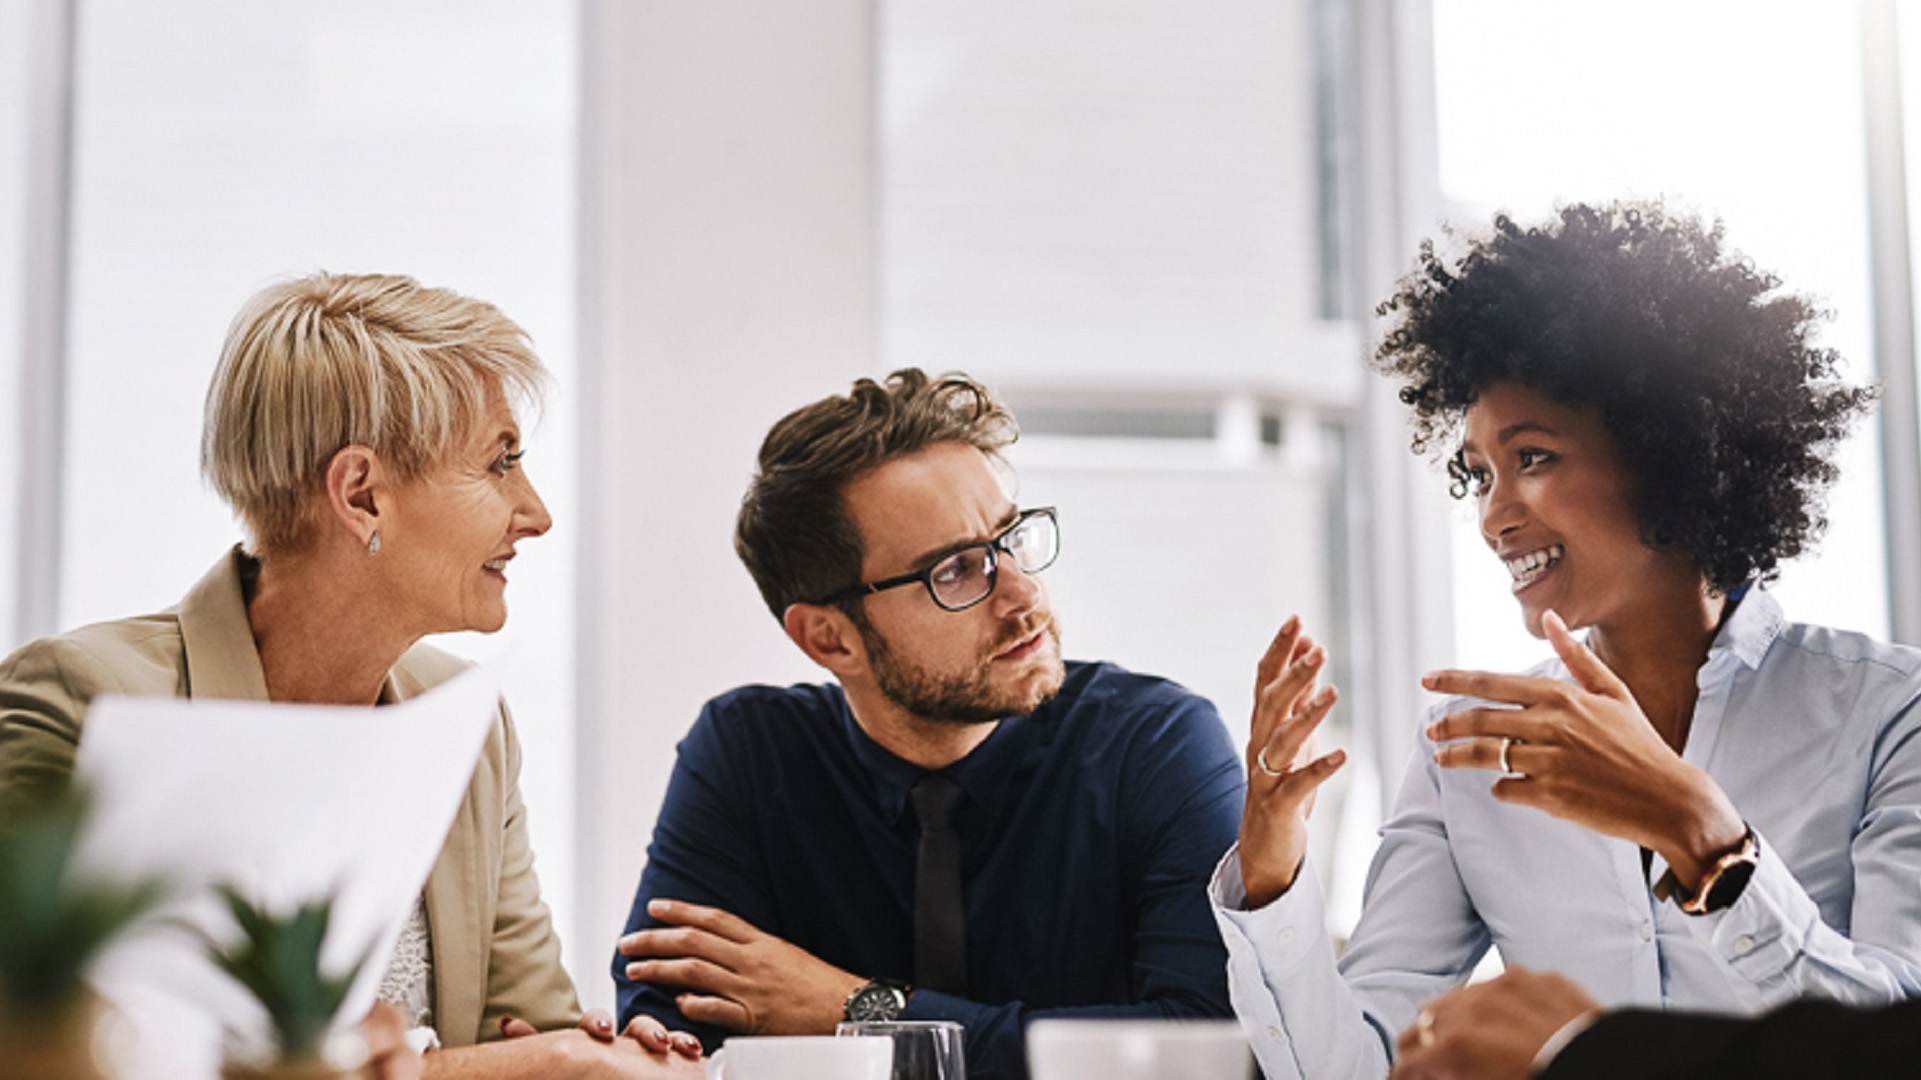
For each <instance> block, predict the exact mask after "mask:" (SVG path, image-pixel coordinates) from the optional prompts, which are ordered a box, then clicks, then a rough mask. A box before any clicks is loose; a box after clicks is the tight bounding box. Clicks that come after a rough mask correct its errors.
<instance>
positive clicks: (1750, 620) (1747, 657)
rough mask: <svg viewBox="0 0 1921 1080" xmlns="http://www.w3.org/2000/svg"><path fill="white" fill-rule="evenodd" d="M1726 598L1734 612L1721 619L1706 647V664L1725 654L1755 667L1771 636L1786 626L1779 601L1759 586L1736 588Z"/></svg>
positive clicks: (1762, 655)
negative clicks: (1719, 627)
mask: <svg viewBox="0 0 1921 1080" xmlns="http://www.w3.org/2000/svg"><path fill="white" fill-rule="evenodd" d="M1728 599H1729V602H1730V603H1733V604H1734V611H1733V612H1732V613H1730V614H1729V615H1728V617H1727V618H1726V619H1723V620H1722V622H1721V630H1720V632H1719V633H1717V634H1715V635H1714V644H1712V645H1710V646H1709V647H1708V663H1709V664H1712V663H1714V661H1715V659H1716V658H1717V656H1718V655H1720V654H1722V653H1727V654H1730V655H1732V656H1733V657H1734V658H1735V659H1737V660H1739V661H1740V662H1741V663H1743V664H1745V665H1747V666H1748V667H1749V668H1758V667H1760V666H1761V658H1762V657H1764V656H1766V655H1767V654H1768V649H1769V648H1770V647H1771V646H1772V645H1773V644H1774V639H1775V638H1777V637H1780V636H1781V631H1782V629H1783V628H1784V627H1786V626H1787V617H1786V616H1785V615H1783V614H1782V613H1781V604H1780V602H1779V601H1777V600H1775V599H1774V597H1773V595H1772V594H1770V593H1769V592H1768V591H1767V590H1766V589H1763V588H1761V587H1760V586H1759V585H1749V586H1744V587H1743V588H1741V589H1737V590H1735V591H1734V592H1733V593H1732V594H1731V595H1730V596H1729V598H1728Z"/></svg>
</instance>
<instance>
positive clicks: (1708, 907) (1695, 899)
mask: <svg viewBox="0 0 1921 1080" xmlns="http://www.w3.org/2000/svg"><path fill="white" fill-rule="evenodd" d="M1760 861H1761V842H1760V840H1759V839H1758V838H1757V837H1756V836H1755V835H1754V826H1752V825H1749V826H1748V831H1747V835H1746V836H1743V837H1742V838H1741V846H1740V847H1737V848H1735V849H1734V850H1733V851H1730V852H1728V853H1727V854H1726V855H1723V856H1721V857H1720V858H1718V859H1716V860H1714V865H1713V866H1710V867H1708V872H1707V873H1706V874H1703V875H1702V876H1701V884H1700V885H1699V886H1698V887H1697V888H1696V889H1695V890H1694V895H1692V896H1679V895H1678V894H1679V893H1680V892H1681V883H1680V881H1679V880H1678V879H1676V878H1675V876H1674V871H1673V870H1669V871H1668V872H1667V873H1666V874H1663V875H1662V876H1661V882H1660V884H1661V885H1664V886H1666V889H1662V888H1660V887H1659V886H1657V887H1656V888H1655V890H1654V891H1655V895H1657V896H1659V897H1660V898H1661V899H1663V900H1667V899H1670V898H1677V899H1679V901H1680V904H1681V910H1682V911H1685V912H1687V913H1688V914H1689V915H1706V914H1708V913H1709V912H1712V911H1720V910H1722V909H1724V908H1727V907H1729V906H1731V905H1733V903H1734V902H1735V901H1736V900H1739V899H1740V898H1741V893H1742V892H1743V891H1745V890H1746V889H1747V887H1748V880H1749V879H1750V878H1752V877H1754V868H1755V866H1757V865H1758V864H1759V863H1760Z"/></svg>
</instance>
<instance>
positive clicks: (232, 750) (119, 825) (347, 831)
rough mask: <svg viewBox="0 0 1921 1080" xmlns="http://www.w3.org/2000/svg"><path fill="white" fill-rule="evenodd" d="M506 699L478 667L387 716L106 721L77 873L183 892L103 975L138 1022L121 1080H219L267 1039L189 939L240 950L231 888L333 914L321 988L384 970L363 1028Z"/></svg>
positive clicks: (172, 703)
mask: <svg viewBox="0 0 1921 1080" xmlns="http://www.w3.org/2000/svg"><path fill="white" fill-rule="evenodd" d="M498 698H499V691H498V683H497V681H496V679H495V678H494V677H493V675H492V674H490V673H489V672H488V671H487V670H485V669H482V668H478V667H476V668H472V669H470V670H468V671H467V672H465V673H464V674H462V675H461V676H459V677H458V678H456V679H453V680H451V681H449V682H447V683H445V684H443V685H441V686H439V687H436V688H435V689H434V690H432V691H430V692H429V693H427V694H424V695H421V696H420V697H416V698H413V699H411V700H409V701H405V702H402V703H399V704H396V705H391V706H385V707H381V708H347V707H330V706H315V705H271V704H265V703H258V702H236V701H210V700H185V699H179V698H164V699H159V698H101V699H100V700H98V701H97V702H95V703H94V705H93V707H92V709H91V711H90V712H89V713H88V716H87V724H86V736H85V738H83V739H82V740H81V745H80V754H79V759H78V762H77V766H76V774H77V775H78V776H79V777H80V779H81V780H82V781H83V782H85V783H86V784H88V785H89V786H90V787H91V788H92V790H93V793H94V797H95V803H96V805H95V810H94V816H93V819H92V821H91V823H90V827H89V829H88V832H87V835H86V837H85V839H84V840H83V842H82V844H81V848H80V865H81V866H83V867H85V868H87V871H88V872H90V873H94V874H99V875H102V876H109V877H113V878H120V879H134V878H139V877H143V876H146V875H150V874H162V875H165V876H166V877H167V878H169V879H170V880H172V881H173V882H174V883H175V884H176V886H177V889H178V896H177V898H176V899H175V900H173V901H171V902H170V903H169V904H168V905H167V906H166V908H165V909H164V910H163V912H162V913H161V914H162V916H164V917H163V918H160V919H156V920H152V921H151V922H150V923H149V925H147V926H146V927H145V928H143V929H141V930H139V931H137V932H135V933H132V934H129V935H128V937H127V938H126V939H125V940H124V941H123V942H122V943H120V944H118V945H116V946H115V947H114V948H112V949H111V950H110V951H109V952H108V954H107V955H106V956H104V957H103V958H102V960H101V963H100V965H99V966H98V967H97V969H96V971H95V974H94V978H93V982H94V985H95V986H96V987H97V988H98V989H99V990H100V991H101V993H102V994H103V995H104V996H106V997H107V998H108V999H109V1000H110V1001H112V1002H114V1003H115V1004H116V1005H117V1006H119V1007H120V1009H121V1010H122V1012H123V1013H124V1014H125V1016H126V1018H127V1020H128V1028H127V1030H129V1031H130V1032H131V1035H130V1036H128V1045H127V1046H126V1047H125V1048H123V1051H122V1052H123V1053H124V1054H125V1057H124V1066H125V1069H126V1072H125V1073H124V1074H123V1075H125V1076H128V1077H149V1076H151V1077H156V1078H157V1077H162V1076H165V1077H168V1078H170V1080H171V1078H180V1077H186V1078H192V1077H195V1076H202V1077H211V1076H213V1075H215V1070H216V1069H217V1067H218V1062H219V1054H220V1046H221V1040H222V1039H223V1038H224V1037H225V1036H224V1035H223V1032H224V1031H240V1032H243V1033H251V1034H254V1035H256V1036H258V1035H259V1034H260V1033H264V1032H265V1030H266V1027H265V1015H264V1013H262V1012H261V1011H260V1009H259V1008H258V1006H256V1005H255V1004H254V1003H253V1002H252V1000H251V998H249V997H248V996H247V995H246V994H245V992H244V991H242V990H240V989H239V988H238V986H236V985H235V984H234V983H233V982H232V981H231V980H230V979H228V978H227V977H226V976H225V975H224V974H222V973H221V972H220V971H219V970H218V969H216V968H215V967H214V966H213V965H212V963H211V962H210V961H208V960H207V958H206V955H205V946H204V944H203V942H202V939H201V938H200V937H199V936H198V934H197V933H196V932H194V930H190V929H188V927H192V928H197V930H198V931H200V932H204V933H207V934H211V935H213V936H215V937H217V938H219V939H221V940H226V939H228V938H229V937H231V935H232V921H231V917H230V916H228V915H227V914H226V911H225V907H224V905H223V904H222V903H221V902H220V901H219V900H218V899H217V898H216V897H215V896H214V895H213V894H212V892H211V889H212V886H213V885H215V884H216V883H223V882H224V883H230V884H232V885H234V886H235V887H237V888H238V889H240V890H241V891H242V892H243V893H244V894H246V895H248V896H251V897H253V898H254V899H255V901H256V902H257V903H265V904H268V905H274V906H276V908H277V909H280V910H290V909H291V907H292V906H293V905H296V904H298V903H299V902H302V901H306V900H312V899H316V898H319V897H324V896H328V895H332V896H335V897H336V899H335V901H334V908H333V917H332V922H331V924H330V926H329V929H328V935H327V941H326V945H325V946H324V948H323V950H322V970H323V971H328V972H336V971H341V970H344V969H345V968H346V967H347V966H349V965H350V964H351V963H352V962H353V960H355V959H357V958H359V957H361V956H363V955H366V956H370V957H371V958H370V959H369V960H368V961H367V963H366V965H365V966H364V967H363V968H362V969H361V971H360V974H359V977H358V979H356V981H355V983H354V986H353V989H352V990H351V992H350V993H349V994H348V997H347V1000H346V1002H345V1004H344V1005H343V1006H342V1008H341V1011H340V1018H341V1021H342V1022H345V1023H352V1022H355V1021H357V1020H358V1019H359V1018H360V1017H362V1016H364V1015H365V1014H366V1012H367V1010H368V1009H369V1008H371V1007H372V1005H373V1002H374V997H375V994H376V992H377V991H378V988H379V982H380V976H381V974H382V972H383V971H384V969H385V967H386V964H387V959H388V957H389V956H390V955H391V953H392V951H393V946H394V942H395V941H396V940H397V939H398V937H399V934H400V930H401V928H402V926H403V925H404V924H405V922H406V920H407V917H408V916H409V915H410V914H411V912H412V910H413V906H414V903H415V900H416V899H417V898H418V897H419V895H420V891H421V889H422V887H423V886H424V885H425V883H426V880H427V874H428V872H429V871H430V870H431V869H432V867H433V864H434V860H435V858H436V857H437V856H438V855H439V853H440V849H441V846H442V845H443V844H444V843H445V841H446V837H447V831H448V828H449V827H450V825H451V824H452V822H453V820H454V814H455V813H456V811H457V810H458V809H459V807H460V804H461V802H462V800H463V798H464V796H465V793H466V790H467V787H468V784H469V782H470V781H471V779H472V777H473V772H474V765H475V762H476V761H477V760H478V757H479V754H480V749H481V747H482V746H483V745H484V743H485V742H486V738H487V734H488V731H489V729H490V728H491V726H492V724H493V723H494V720H495V717H496V715H497V704H498Z"/></svg>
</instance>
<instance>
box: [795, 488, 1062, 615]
mask: <svg viewBox="0 0 1921 1080" xmlns="http://www.w3.org/2000/svg"><path fill="white" fill-rule="evenodd" d="M1037 517H1044V518H1046V519H1047V520H1048V521H1049V522H1050V523H1052V524H1053V526H1054V551H1053V553H1052V554H1051V555H1049V556H1048V557H1047V561H1046V562H1044V563H1042V564H1041V565H1039V566H1036V567H1035V568H1034V569H1032V570H1027V569H1022V568H1021V565H1020V560H1019V559H1016V558H1014V552H1013V550H1012V549H1011V548H1009V547H1008V546H1007V538H1008V537H1010V536H1012V535H1014V533H1015V532H1017V531H1019V529H1020V527H1021V526H1023V525H1025V524H1027V523H1028V522H1029V521H1031V520H1033V519H1034V518H1037ZM975 548H986V549H987V553H988V555H989V556H990V557H991V558H992V560H993V561H992V562H990V563H988V564H987V565H989V566H992V567H993V571H992V572H991V574H990V575H989V577H988V581H987V591H986V592H984V593H981V594H980V595H979V596H977V597H975V598H974V599H972V600H969V601H968V602H967V603H965V604H962V605H961V606H959V607H949V606H948V605H947V604H946V603H944V602H942V600H941V598H940V597H939V596H938V595H937V594H936V593H935V592H934V569H935V568H936V567H938V566H940V564H942V563H944V562H946V561H947V560H949V559H951V558H953V557H954V556H956V555H959V554H961V553H962V552H965V551H972V550H973V549H975ZM1002 555H1006V556H1007V557H1008V558H1010V559H1014V566H1015V568H1016V569H1020V572H1021V573H1023V574H1038V573H1040V572H1041V571H1043V570H1045V569H1047V568H1048V567H1050V566H1052V565H1054V562H1055V560H1057V559H1059V558H1060V557H1061V519H1060V515H1059V513H1057V512H1056V509H1055V508H1054V507H1052V506H1037V507H1034V508H1033V509H1031V510H1022V511H1021V512H1020V513H1019V514H1018V515H1016V516H1015V518H1014V520H1013V522H1012V523H1011V524H1009V525H1008V526H1007V528H1005V529H1002V530H1001V531H1000V532H999V533H998V534H997V535H996V536H995V537H994V538H993V539H991V540H980V541H976V542H975V543H972V544H962V545H960V546H959V547H956V548H954V549H953V550H952V551H948V552H946V553H944V554H942V555H941V556H940V557H939V558H936V559H935V560H934V561H933V562H930V563H928V564H927V565H926V566H923V567H921V568H920V569H919V570H915V571H913V572H912V573H907V574H897V575H895V576H894V577H890V578H882V579H881V580H879V581H863V582H861V583H859V584H856V585H849V586H847V587H846V588H845V589H839V590H836V591H835V592H832V593H829V594H828V595H826V596H823V597H821V598H820V599H819V600H816V601H814V602H815V603H817V604H837V603H840V602H841V601H842V600H850V599H854V598H856V597H862V596H872V595H873V594H875V593H878V592H885V591H887V590H888V589H898V588H900V587H901V586H902V585H912V584H913V583H915V582H916V581H918V582H920V583H921V585H923V586H925V587H926V589H927V598H928V599H929V600H932V601H933V602H934V606H935V607H937V608H940V609H941V610H942V611H966V610H967V609H968V608H971V607H974V606H975V605H977V604H979V603H981V602H982V601H984V600H986V599H987V598H988V597H990V596H992V595H994V590H995V589H996V588H998V587H999V585H1000V581H1001V575H1000V568H1001V556H1002Z"/></svg>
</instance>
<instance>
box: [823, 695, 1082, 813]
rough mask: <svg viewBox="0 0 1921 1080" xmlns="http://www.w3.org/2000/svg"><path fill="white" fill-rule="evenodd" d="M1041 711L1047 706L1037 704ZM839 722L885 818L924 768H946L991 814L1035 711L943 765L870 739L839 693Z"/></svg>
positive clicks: (902, 805)
mask: <svg viewBox="0 0 1921 1080" xmlns="http://www.w3.org/2000/svg"><path fill="white" fill-rule="evenodd" d="M1040 711H1041V712H1045V711H1046V706H1042V708H1041V710H1040ZM840 712H841V727H842V729H843V730H844V731H845V733H846V736H847V740H848V743H849V744H850V745H851V746H853V748H854V757H855V759H856V760H858V761H859V762H860V764H861V767H862V769H863V770H864V771H865V772H866V773H867V777H868V780H869V782H871V783H872V784H873V788H874V799H875V802H876V803H877V804H878V805H879V806H880V809H881V811H882V813H884V814H885V815H886V818H887V820H889V821H893V820H897V819H898V818H899V817H900V816H901V815H902V814H904V813H906V812H907V797H908V793H909V792H911V791H913V789H914V785H915V784H917V783H919V782H920V778H921V777H923V776H926V775H927V774H928V773H929V772H932V771H939V772H943V773H946V774H947V775H948V776H950V777H952V778H953V779H954V782H955V783H957V784H959V785H960V788H961V790H962V791H964V792H966V793H967V797H968V799H969V800H970V801H972V802H973V803H975V804H976V805H978V806H980V807H982V808H984V809H985V810H987V811H988V812H989V813H990V814H993V813H996V812H997V808H998V806H999V805H1000V800H1001V795H1002V793H1003V792H1004V791H1006V789H1007V785H1008V782H1009V781H1010V780H1011V779H1012V777H1013V775H1014V773H1015V771H1016V767H1017V765H1018V764H1019V761H1020V758H1021V756H1022V755H1023V754H1024V752H1025V749H1026V747H1027V746H1028V745H1029V744H1031V743H1032V742H1033V740H1034V739H1035V737H1036V735H1035V731H1036V726H1037V724H1039V723H1040V713H1039V712H1037V713H1035V714H1034V715H1030V716H1010V717H1008V718H1006V719H1004V720H1002V721H1001V722H1000V723H999V724H998V725H996V726H995V728H994V731H993V733H992V734H990V735H988V736H987V738H986V739H984V740H982V741H981V744H980V745H979V746H976V747H975V748H974V749H973V751H972V752H970V753H969V754H968V755H967V756H966V757H964V758H962V759H960V760H959V761H956V762H955V763H953V764H952V765H949V766H948V767H947V768H945V769H940V770H929V769H923V768H921V767H920V766H919V765H916V764H914V763H913V762H911V761H907V760H904V759H902V758H900V757H897V756H895V755H894V753H893V751H891V750H889V749H887V748H886V747H884V746H882V745H881V744H880V743H877V742H875V741H874V740H873V738H872V737H871V736H869V735H868V734H867V732H866V731H865V730H863V729H862V728H861V726H860V722H859V721H857V720H855V719H854V711H853V710H852V709H851V708H849V707H848V706H847V699H846V697H845V695H842V697H841V710H840Z"/></svg>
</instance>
